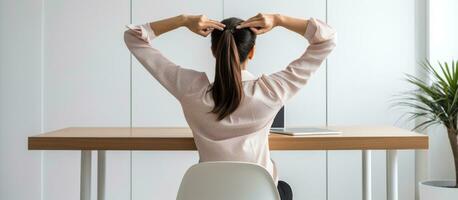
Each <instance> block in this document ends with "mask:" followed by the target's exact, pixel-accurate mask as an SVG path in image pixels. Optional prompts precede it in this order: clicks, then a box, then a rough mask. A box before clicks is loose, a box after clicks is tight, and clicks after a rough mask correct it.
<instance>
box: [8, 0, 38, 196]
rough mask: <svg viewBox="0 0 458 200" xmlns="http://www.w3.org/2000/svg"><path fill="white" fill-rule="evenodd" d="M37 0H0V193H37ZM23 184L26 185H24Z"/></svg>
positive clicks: (31, 194)
mask: <svg viewBox="0 0 458 200" xmlns="http://www.w3.org/2000/svg"><path fill="white" fill-rule="evenodd" d="M41 7H42V1H25V0H18V1H3V0H2V1H0V199H5V200H6V199H8V200H9V199H14V200H15V199H19V200H26V199H27V200H29V199H30V200H37V199H40V198H41V188H40V186H41V152H39V151H33V152H31V151H27V136H30V135H34V134H36V133H39V132H41V103H42V101H41V95H42V94H41V81H42V79H41V48H42V43H41V37H42V34H41V33H42V32H41V22H42V21H41V15H42V9H41ZM24 189H26V190H27V191H24Z"/></svg>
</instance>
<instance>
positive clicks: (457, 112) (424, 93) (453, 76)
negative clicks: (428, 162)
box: [399, 61, 458, 200]
mask: <svg viewBox="0 0 458 200" xmlns="http://www.w3.org/2000/svg"><path fill="white" fill-rule="evenodd" d="M422 67H423V69H424V70H425V72H426V74H427V76H428V77H430V79H431V80H430V81H424V80H421V79H420V78H417V77H415V76H412V75H407V81H408V82H409V83H411V84H413V85H414V86H415V87H416V89H415V90H413V91H411V92H408V93H405V94H403V95H402V96H403V97H402V98H401V101H400V102H399V105H402V106H407V107H409V108H413V111H411V112H409V113H407V114H408V115H410V116H409V119H410V120H413V119H417V118H419V119H420V120H421V123H419V124H418V125H417V126H416V127H415V128H414V129H418V128H423V129H425V128H427V127H429V126H431V125H433V124H441V125H443V126H445V128H446V129H447V135H448V139H449V142H450V147H451V150H452V153H453V159H454V163H455V175H456V179H455V180H430V181H423V182H420V183H419V189H420V199H421V200H433V199H434V200H436V199H441V200H448V199H450V200H452V199H453V200H457V199H458V143H457V136H458V135H457V133H458V127H457V122H458V62H456V63H455V62H452V64H451V65H449V63H447V62H444V63H443V64H442V63H438V66H437V68H435V67H433V66H432V65H431V63H430V62H429V61H426V62H424V63H423V64H422Z"/></svg>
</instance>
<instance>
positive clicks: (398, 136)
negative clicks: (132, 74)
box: [28, 126, 428, 151]
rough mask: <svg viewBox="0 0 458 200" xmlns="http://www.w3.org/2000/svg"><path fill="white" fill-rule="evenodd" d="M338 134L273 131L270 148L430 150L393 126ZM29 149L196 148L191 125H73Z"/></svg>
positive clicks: (421, 139) (419, 137) (424, 140)
mask: <svg viewBox="0 0 458 200" xmlns="http://www.w3.org/2000/svg"><path fill="white" fill-rule="evenodd" d="M322 128H328V129H332V130H337V131H340V132H342V133H341V134H338V135H308V136H288V135H281V134H275V133H272V134H271V135H270V136H269V145H270V149H271V150H349V149H427V148H428V136H427V135H424V134H419V133H415V132H411V131H408V130H404V129H400V128H395V127H390V126H329V127H322ZM28 142H29V150H169V151H170V150H196V147H195V144H194V139H193V137H192V132H191V130H190V129H189V128H188V127H154V128H153V127H134V128H128V127H70V128H64V129H60V130H56V131H51V132H47V133H44V134H40V135H36V136H32V137H29V138H28Z"/></svg>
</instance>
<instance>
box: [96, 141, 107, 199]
mask: <svg viewBox="0 0 458 200" xmlns="http://www.w3.org/2000/svg"><path fill="white" fill-rule="evenodd" d="M105 164H106V151H101V150H99V151H97V200H104V199H105V174H106V171H105V169H106V165H105Z"/></svg>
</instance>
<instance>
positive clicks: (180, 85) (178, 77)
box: [124, 23, 206, 100]
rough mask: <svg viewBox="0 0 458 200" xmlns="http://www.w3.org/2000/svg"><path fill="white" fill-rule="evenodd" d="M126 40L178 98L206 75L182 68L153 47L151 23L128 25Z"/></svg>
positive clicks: (131, 49) (154, 75)
mask: <svg viewBox="0 0 458 200" xmlns="http://www.w3.org/2000/svg"><path fill="white" fill-rule="evenodd" d="M127 28H128V30H126V31H125V32H124V41H125V43H126V45H127V48H128V49H129V50H130V52H131V53H132V54H133V55H134V56H135V57H136V58H137V60H138V61H139V62H140V63H141V64H142V65H143V66H144V67H145V68H146V70H147V71H148V72H149V73H150V74H151V75H152V76H153V77H154V78H155V79H156V80H158V81H159V83H160V84H161V85H162V86H164V87H165V88H166V89H167V91H169V92H170V93H171V94H172V95H173V96H175V97H176V98H177V99H178V100H181V97H182V96H183V95H185V94H186V93H187V92H188V90H189V89H190V87H191V86H192V83H193V82H194V81H195V80H197V79H200V80H202V79H203V78H204V77H206V75H205V73H204V72H198V71H195V70H191V69H185V68H182V67H180V66H178V65H176V64H175V63H173V62H172V61H170V60H169V59H167V58H166V57H165V56H163V55H162V54H161V52H160V51H159V50H157V49H156V48H154V47H153V43H152V42H151V41H152V40H153V39H154V38H155V37H156V35H155V34H154V32H153V30H152V29H151V27H150V25H149V23H146V24H144V25H139V26H135V25H127Z"/></svg>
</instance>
